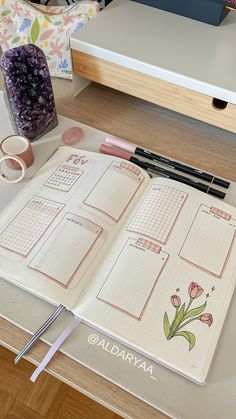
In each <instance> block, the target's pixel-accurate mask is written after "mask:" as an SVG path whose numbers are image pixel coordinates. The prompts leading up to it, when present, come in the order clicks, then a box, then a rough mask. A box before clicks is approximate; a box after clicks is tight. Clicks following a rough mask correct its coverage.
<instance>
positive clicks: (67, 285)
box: [28, 212, 103, 289]
mask: <svg viewBox="0 0 236 419" xmlns="http://www.w3.org/2000/svg"><path fill="white" fill-rule="evenodd" d="M68 215H69V216H76V217H79V218H82V219H83V220H86V221H89V222H90V223H92V224H93V225H94V226H97V227H98V228H99V229H100V232H99V234H98V235H97V237H96V239H95V240H94V242H93V243H92V245H91V246H90V248H89V249H88V251H87V252H86V253H85V255H84V257H83V259H82V260H81V262H80V263H79V265H78V266H77V268H76V269H75V271H74V272H73V274H72V275H71V277H70V279H69V281H68V282H67V283H66V284H62V283H61V282H60V281H57V280H56V279H55V278H52V277H51V276H50V275H47V274H45V273H44V272H42V271H40V270H39V269H37V268H34V267H33V266H30V264H31V263H32V262H33V260H34V259H35V257H36V256H37V255H38V253H39V252H40V251H41V249H42V248H43V246H44V245H45V244H46V243H47V241H48V239H50V237H51V236H52V234H53V233H54V231H55V230H56V229H57V228H58V226H59V224H60V223H61V222H62V221H63V220H64V219H65V217H67V216H68ZM102 232H103V228H102V227H101V226H99V225H98V224H96V223H94V222H93V221H90V220H89V219H88V218H85V217H81V216H80V215H78V214H73V213H71V212H67V213H65V214H64V216H63V218H62V219H61V220H60V221H59V223H58V224H57V225H56V226H55V228H54V229H53V231H52V232H51V234H50V236H49V237H48V238H47V240H46V241H45V242H44V243H43V244H42V246H41V247H40V249H39V250H38V251H37V253H36V254H35V255H34V257H33V259H31V261H30V262H29V263H28V267H29V268H30V269H33V270H35V271H37V272H39V273H41V274H42V275H44V276H46V277H47V278H48V279H50V280H52V281H54V282H56V283H57V284H58V285H60V286H61V287H62V288H65V289H67V288H68V287H69V285H70V284H71V282H72V281H73V279H74V277H75V275H76V274H77V272H78V270H79V268H80V266H81V265H82V263H83V262H84V260H85V259H86V257H87V256H88V254H89V253H90V252H91V250H92V248H93V247H94V245H95V243H96V241H97V240H98V238H99V237H100V236H101V234H102Z"/></svg>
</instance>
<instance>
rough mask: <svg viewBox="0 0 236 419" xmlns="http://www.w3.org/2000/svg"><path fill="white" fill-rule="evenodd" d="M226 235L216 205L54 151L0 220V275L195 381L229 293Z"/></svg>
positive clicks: (205, 365) (221, 206) (130, 171)
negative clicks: (62, 306) (63, 307)
mask: <svg viewBox="0 0 236 419" xmlns="http://www.w3.org/2000/svg"><path fill="white" fill-rule="evenodd" d="M235 232H236V209H235V208H234V207H231V206H229V205H227V204H225V203H224V202H222V201H219V200H216V199H215V198H212V197H210V196H209V195H207V194H204V193H202V192H199V191H197V190H194V189H192V188H191V187H188V186H185V185H183V184H181V183H178V182H175V181H171V180H167V179H163V178H154V179H150V178H149V176H148V175H147V174H146V172H145V171H143V170H142V169H140V168H139V167H137V166H135V165H134V164H132V163H130V162H127V161H126V160H122V159H119V158H115V157H112V156H107V155H103V154H98V153H92V152H87V151H86V152H85V151H80V150H78V149H74V148H70V147H61V148H59V149H58V150H57V151H56V153H55V154H54V155H53V156H52V157H51V158H50V159H49V160H48V162H47V163H46V164H45V165H44V166H43V167H42V168H41V169H40V170H39V172H38V173H37V174H36V175H35V176H34V177H33V178H32V180H31V181H30V182H28V184H27V185H26V187H25V188H24V189H23V191H22V192H20V193H19V194H18V195H17V196H16V197H15V199H14V200H13V201H12V203H11V204H10V205H9V206H8V207H7V208H6V210H5V211H3V212H2V214H1V220H0V276H1V277H2V278H3V279H5V280H8V281H12V282H14V283H15V284H17V285H18V286H20V287H22V288H24V289H26V290H28V291H29V292H31V293H34V294H35V295H37V296H39V297H41V298H44V299H46V300H48V301H50V302H52V303H54V304H57V305H59V304H62V305H64V306H65V307H66V308H67V309H68V310H71V311H72V312H73V313H74V314H75V315H76V316H78V317H80V318H81V319H82V321H83V322H85V323H86V324H88V325H91V326H93V327H94V328H97V329H98V330H100V331H102V332H104V333H106V334H107V335H109V336H111V337H113V338H116V339H117V340H119V341H121V342H122V343H125V344H126V345H127V346H128V347H131V348H133V349H135V350H137V351H139V352H141V353H143V354H144V355H146V356H148V357H150V358H152V359H153V360H155V361H157V362H159V363H161V364H163V365H165V366H167V367H169V368H171V369H173V370H175V371H177V372H179V373H180V374H182V375H184V376H186V377H188V378H190V379H191V380H193V381H195V382H197V383H204V382H205V380H206V377H207V374H208V371H209V368H210V365H211V361H212V358H213V355H214V352H215V349H216V346H217V342H218V339H219V336H220V333H221V330H222V326H223V323H224V320H225V316H226V313H227V309H228V307H229V304H230V300H231V297H232V295H233V291H234V287H235V281H236V241H235V235H236V234H235ZM32 314H33V313H32ZM129 355H130V354H129V353H126V354H124V356H126V357H127V359H126V360H127V362H129ZM119 356H122V354H120V355H119ZM130 356H131V355H130Z"/></svg>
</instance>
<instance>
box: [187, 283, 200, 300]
mask: <svg viewBox="0 0 236 419" xmlns="http://www.w3.org/2000/svg"><path fill="white" fill-rule="evenodd" d="M188 293H189V296H190V297H191V298H193V299H194V298H198V297H200V295H202V293H203V289H202V288H201V287H200V285H198V284H197V283H196V282H191V284H190V285H189V287H188Z"/></svg>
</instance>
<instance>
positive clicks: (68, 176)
mask: <svg viewBox="0 0 236 419" xmlns="http://www.w3.org/2000/svg"><path fill="white" fill-rule="evenodd" d="M82 173H83V171H82V170H79V169H78V168H77V167H70V166H66V165H60V166H58V168H57V169H56V171H55V172H54V173H53V174H52V175H51V176H50V177H49V179H48V180H47V181H46V182H45V184H44V186H48V187H50V188H54V189H59V190H61V191H65V192H68V191H69V190H70V189H71V187H72V186H73V185H74V183H75V182H76V181H77V180H78V179H79V178H80V176H81V175H82Z"/></svg>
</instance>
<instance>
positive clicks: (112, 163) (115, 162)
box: [83, 161, 144, 223]
mask: <svg viewBox="0 0 236 419" xmlns="http://www.w3.org/2000/svg"><path fill="white" fill-rule="evenodd" d="M114 164H116V165H117V164H120V165H121V164H122V162H117V161H112V162H111V164H110V165H109V166H108V167H107V168H106V170H105V171H104V172H103V174H102V175H101V176H100V178H99V179H98V181H97V182H96V183H95V185H94V186H93V188H92V189H91V191H90V192H89V194H88V195H87V196H86V198H85V199H84V201H83V203H84V204H85V205H87V206H88V207H90V208H94V209H95V210H97V211H99V212H101V213H103V214H105V215H106V216H107V217H109V218H111V219H112V220H113V221H115V222H116V223H118V221H119V220H120V218H121V217H122V215H123V214H124V212H125V211H126V209H127V208H128V206H129V204H130V202H131V201H132V199H133V197H134V195H135V194H136V193H137V191H138V189H139V187H140V186H141V184H142V183H143V181H144V176H143V174H142V173H141V170H140V174H139V175H138V176H142V180H141V182H140V183H139V184H138V185H137V188H136V189H135V191H134V193H133V195H132V196H131V198H130V200H129V201H128V203H127V205H126V206H125V208H124V210H123V211H122V213H121V214H120V216H119V217H118V219H115V218H113V217H112V216H111V215H109V214H108V213H107V212H105V211H103V210H100V209H99V208H97V207H94V206H93V205H91V204H88V203H87V202H86V199H88V197H89V195H90V194H91V192H92V191H93V190H94V189H95V188H96V186H97V184H98V183H99V182H100V180H101V179H102V177H103V176H104V175H105V173H106V172H107V171H108V170H109V169H110V168H111V166H112V165H114Z"/></svg>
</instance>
